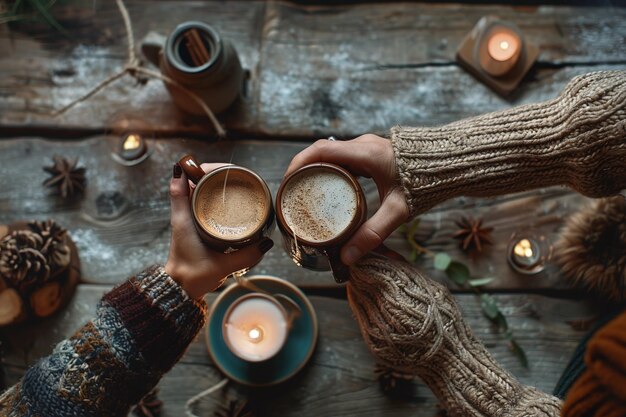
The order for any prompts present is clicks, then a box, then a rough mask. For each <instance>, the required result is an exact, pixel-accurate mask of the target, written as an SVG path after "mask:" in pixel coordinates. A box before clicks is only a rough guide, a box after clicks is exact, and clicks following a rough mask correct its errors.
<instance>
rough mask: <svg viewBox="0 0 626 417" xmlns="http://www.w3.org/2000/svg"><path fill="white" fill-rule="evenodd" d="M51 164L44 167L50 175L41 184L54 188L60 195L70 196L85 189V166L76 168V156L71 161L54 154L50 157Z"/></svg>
mask: <svg viewBox="0 0 626 417" xmlns="http://www.w3.org/2000/svg"><path fill="white" fill-rule="evenodd" d="M52 161H53V165H52V166H49V167H44V168H43V169H44V171H46V172H48V173H50V174H51V177H50V178H48V179H47V180H45V181H44V183H43V185H45V186H46V187H50V188H56V189H57V191H58V193H59V194H61V197H63V198H67V197H71V196H73V195H75V194H77V193H82V192H83V191H84V190H85V168H84V167H81V168H78V166H77V165H78V158H76V159H74V160H73V161H71V160H69V159H66V158H63V157H61V156H58V155H55V156H54V157H53V158H52Z"/></svg>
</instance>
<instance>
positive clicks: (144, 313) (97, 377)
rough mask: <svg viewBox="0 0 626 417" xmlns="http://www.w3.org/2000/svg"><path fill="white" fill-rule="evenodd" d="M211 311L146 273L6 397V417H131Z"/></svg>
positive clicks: (2, 410) (158, 275)
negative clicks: (132, 411) (136, 406)
mask: <svg viewBox="0 0 626 417" xmlns="http://www.w3.org/2000/svg"><path fill="white" fill-rule="evenodd" d="M205 312H206V304H205V303H204V302H197V301H195V300H192V299H190V298H189V297H188V296H187V295H186V293H185V292H184V291H183V289H182V288H181V287H180V286H179V285H178V284H177V283H176V282H175V281H174V280H172V278H171V277H169V276H168V275H167V274H166V273H165V271H164V270H163V268H162V267H151V268H149V269H147V270H145V271H144V272H142V273H141V274H139V275H137V276H136V277H133V278H131V279H130V280H128V281H127V282H125V283H124V284H122V285H120V286H118V287H117V288H115V289H113V290H112V291H111V292H109V293H108V294H106V295H105V296H104V297H103V298H102V300H101V302H100V303H99V305H98V308H97V313H96V317H95V319H93V320H91V321H89V322H88V323H87V324H86V325H84V326H83V327H82V328H80V329H79V330H78V331H77V332H76V333H75V334H74V335H73V336H72V337H71V338H69V339H67V340H64V341H62V342H61V343H59V344H58V345H57V346H56V348H55V349H54V351H53V353H52V354H51V355H50V356H48V357H46V358H43V359H41V360H40V361H39V362H38V363H37V364H35V365H33V366H32V367H31V368H29V369H28V370H27V371H26V373H25V375H24V377H23V378H22V380H21V381H20V382H19V383H18V384H16V385H15V386H13V387H11V388H10V389H9V390H8V391H6V392H5V393H4V394H2V395H1V396H0V415H3V416H9V417H22V416H56V417H69V416H86V417H87V416H92V417H96V416H98V417H105V416H106V417H117V416H126V415H127V413H128V411H129V408H130V406H131V405H133V404H136V403H137V402H139V400H140V399H141V398H142V397H143V396H144V395H145V394H146V393H148V392H149V391H150V390H151V389H152V388H153V387H154V386H155V385H156V384H157V382H158V381H159V379H160V378H161V376H162V375H163V374H164V373H165V372H167V371H168V370H169V369H170V368H171V367H172V366H173V365H174V364H175V363H176V362H177V361H178V359H179V358H180V357H181V356H182V354H183V353H184V351H185V349H186V348H187V346H188V345H189V343H190V342H191V341H192V340H193V338H194V337H195V336H196V334H197V333H198V331H199V330H200V329H201V328H202V326H203V324H204V320H205Z"/></svg>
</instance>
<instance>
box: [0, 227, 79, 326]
mask: <svg viewBox="0 0 626 417" xmlns="http://www.w3.org/2000/svg"><path fill="white" fill-rule="evenodd" d="M7 228H8V233H11V232H13V231H16V230H29V229H28V222H26V221H19V222H15V223H11V224H9V225H8V226H7ZM67 245H68V246H69V248H70V263H69V265H68V266H67V268H65V269H64V270H62V271H58V272H53V274H54V278H52V280H50V281H48V282H47V283H45V284H44V285H43V286H40V287H38V288H37V289H35V290H34V291H33V292H32V293H31V294H30V295H27V294H19V293H18V292H17V291H15V289H13V288H8V289H7V290H5V291H3V292H1V293H0V296H2V295H3V294H4V293H5V292H7V291H9V290H13V291H14V292H15V295H16V296H17V297H18V298H19V299H20V305H21V313H20V314H18V315H16V316H15V317H13V319H12V320H10V321H6V322H4V321H3V320H2V316H1V315H0V326H6V325H14V324H18V323H20V322H23V321H25V320H27V319H29V318H31V317H48V316H51V315H53V314H54V313H55V312H57V311H58V310H59V309H61V308H62V307H63V306H65V305H66V304H67V303H68V301H69V300H70V299H71V298H72V295H74V292H75V291H76V286H77V285H78V283H79V282H80V260H79V258H78V248H76V245H75V244H74V241H73V240H72V238H71V236H70V235H69V233H68V234H67ZM1 288H2V283H0V289H1ZM7 296H8V297H12V296H13V294H9V295H6V294H5V297H7ZM10 299H12V298H10ZM0 310H1V308H0ZM9 315H10V314H9Z"/></svg>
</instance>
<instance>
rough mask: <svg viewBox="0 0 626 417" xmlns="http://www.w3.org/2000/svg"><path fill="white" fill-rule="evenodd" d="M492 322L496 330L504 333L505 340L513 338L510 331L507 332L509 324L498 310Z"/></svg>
mask: <svg viewBox="0 0 626 417" xmlns="http://www.w3.org/2000/svg"><path fill="white" fill-rule="evenodd" d="M493 322H494V323H496V324H497V325H498V328H499V329H500V330H501V331H503V332H506V334H505V337H506V338H507V339H512V338H513V333H511V331H510V330H509V322H508V321H507V320H506V317H504V314H502V312H501V311H500V310H498V315H497V316H496V318H495V319H494V320H493Z"/></svg>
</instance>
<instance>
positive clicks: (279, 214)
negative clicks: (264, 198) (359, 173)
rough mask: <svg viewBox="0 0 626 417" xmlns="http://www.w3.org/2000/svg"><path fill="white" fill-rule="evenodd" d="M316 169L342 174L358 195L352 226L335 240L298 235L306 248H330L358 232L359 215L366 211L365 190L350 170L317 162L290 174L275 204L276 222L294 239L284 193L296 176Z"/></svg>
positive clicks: (281, 187) (282, 185) (280, 188)
mask: <svg viewBox="0 0 626 417" xmlns="http://www.w3.org/2000/svg"><path fill="white" fill-rule="evenodd" d="M316 168H325V169H329V170H332V171H335V172H338V173H340V174H341V175H342V176H343V177H344V178H346V179H347V180H348V181H349V182H350V185H351V186H352V189H353V190H354V193H355V194H356V206H357V207H356V211H355V215H354V217H353V218H352V220H351V221H350V224H349V225H348V227H346V228H345V229H344V230H343V231H342V232H341V233H340V234H339V235H338V236H335V237H334V238H332V239H330V240H325V241H322V242H311V241H309V240H307V239H305V238H301V237H300V236H298V235H296V236H297V238H298V242H301V243H303V244H304V245H306V246H311V247H314V248H329V247H333V246H337V245H338V244H341V243H343V241H345V240H346V237H349V236H351V235H352V234H353V233H354V232H356V230H357V229H358V228H359V226H360V221H359V219H360V218H361V217H362V216H360V215H359V212H360V211H362V210H364V204H365V196H364V195H363V190H362V188H361V185H360V184H359V182H358V181H357V179H356V178H355V177H354V175H352V174H351V173H350V172H349V171H348V170H346V169H345V168H343V167H341V166H339V165H335V164H330V163H328V162H315V163H312V164H308V165H305V166H303V167H300V168H298V169H297V170H296V171H294V172H292V173H291V174H289V175H288V176H287V177H286V178H285V179H284V180H283V181H282V182H281V184H280V186H279V187H278V192H277V193H276V204H275V206H276V207H275V208H274V210H275V211H276V220H277V223H278V227H279V228H281V229H282V230H283V231H284V232H285V233H287V235H289V236H291V237H292V238H293V236H294V232H293V230H292V229H291V227H289V225H288V224H287V222H286V221H285V216H284V215H283V208H282V204H281V203H282V201H281V200H282V195H283V191H284V189H285V186H286V185H287V183H289V181H290V180H291V179H293V178H294V177H295V176H296V175H299V174H300V173H302V172H303V171H308V170H311V169H316ZM365 210H366V209H365Z"/></svg>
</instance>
